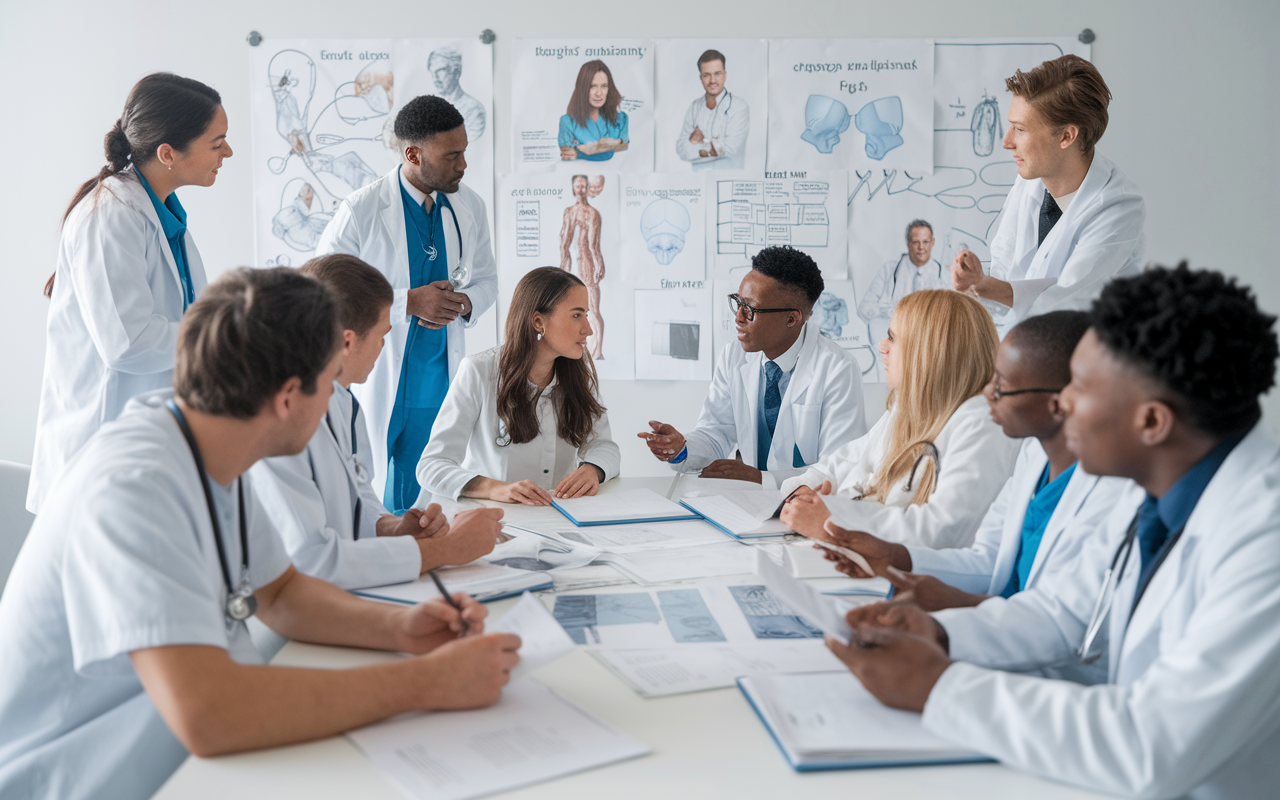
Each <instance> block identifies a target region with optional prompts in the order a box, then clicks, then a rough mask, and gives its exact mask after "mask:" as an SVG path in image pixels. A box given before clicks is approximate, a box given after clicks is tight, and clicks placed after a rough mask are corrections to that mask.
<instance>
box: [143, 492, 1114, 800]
mask: <svg viewBox="0 0 1280 800" xmlns="http://www.w3.org/2000/svg"><path fill="white" fill-rule="evenodd" d="M671 486H672V480H671V479H670V478H629V479H618V480H614V481H610V483H608V484H606V485H605V486H604V487H602V489H603V490H604V491H617V490H620V489H635V488H641V487H644V488H649V489H653V490H654V491H657V492H658V493H660V494H664V495H665V494H667V492H668V490H669V489H670V488H671ZM618 588H619V589H624V590H625V588H626V587H618ZM593 591H607V589H601V590H593ZM514 602H515V600H503V601H499V602H496V603H491V604H490V606H489V610H490V614H491V615H492V616H493V617H495V618H496V617H499V616H501V615H502V614H503V613H504V612H505V611H506V610H507V609H508V608H510V607H511V605H512V604H513V603H514ZM397 657H398V656H395V655H393V654H389V653H380V652H376V651H371V650H358V649H351V648H341V647H324V646H317V645H308V644H301V643H298V642H290V643H289V644H287V645H286V646H285V647H284V649H283V650H281V651H280V653H279V655H277V656H276V658H275V659H274V660H273V661H272V663H274V664H280V665H284V666H291V667H315V668H321V669H343V668H348V667H356V666H363V665H366V664H373V663H378V662H380V661H385V660H389V659H394V658H397ZM534 676H535V677H536V678H537V680H539V681H541V682H543V683H545V684H546V685H548V686H550V687H552V688H553V689H555V690H556V691H557V692H559V693H560V694H562V695H563V696H564V697H566V698H568V699H569V700H571V701H573V702H575V703H577V704H578V705H580V706H581V707H582V708H584V709H586V710H587V711H589V712H590V713H592V714H595V715H596V716H598V717H600V718H601V719H603V720H605V721H606V722H608V723H610V724H612V725H614V726H616V727H617V728H619V729H620V730H622V731H625V732H626V733H628V734H630V735H632V736H634V737H635V738H637V739H639V740H640V741H642V742H645V743H646V744H648V745H649V747H650V748H652V750H653V752H652V754H650V755H648V756H646V757H644V758H639V759H633V760H631V761H626V762H623V763H620V764H614V765H611V766H607V767H602V768H600V769H595V770H591V771H588V772H583V773H578V774H576V775H570V776H568V777H564V778H559V779H557V780H553V781H549V782H546V783H542V784H538V785H536V786H530V787H526V788H523V789H519V790H516V791H513V792H508V793H504V794H502V795H498V796H499V797H504V798H524V799H526V800H534V799H535V798H546V800H569V799H570V798H593V799H594V798H600V800H630V799H631V798H635V799H636V800H655V799H656V800H668V798H684V797H700V798H712V797H740V798H755V797H769V798H777V799H778V800H783V799H785V798H797V797H802V798H804V800H822V798H839V800H850V798H853V797H884V798H893V800H912V799H913V798H955V799H956V800H960V799H961V798H963V799H965V800H976V798H984V800H986V799H988V798H1006V797H1007V798H1016V800H1025V798H1029V797H1034V798H1036V800H1077V799H1078V798H1089V797H1100V796H1101V795H1096V794H1092V793H1089V792H1083V791H1080V790H1077V789H1072V788H1069V787H1066V786H1062V785H1060V784H1056V783H1052V782H1049V781H1044V780H1040V779H1038V778H1034V777H1031V776H1028V775H1024V774H1021V773H1018V772H1015V771H1013V770H1011V769H1008V768H1006V767H1002V766H999V765H996V764H969V765H961V766H945V767H919V768H893V769H871V770H846V771H838V772H817V773H806V774H800V773H797V772H794V771H792V769H791V768H790V767H789V766H788V765H787V763H786V761H785V760H784V759H783V757H782V754H781V753H780V752H779V751H778V749H777V747H776V746H775V745H774V743H773V741H772V739H770V738H769V734H768V733H767V731H766V730H765V728H764V726H763V725H761V724H760V721H759V720H758V719H757V717H756V716H755V713H754V712H753V711H752V710H751V708H750V706H748V704H747V702H746V701H745V700H744V699H743V697H742V695H741V693H740V692H739V691H738V690H737V689H718V690H715V691H709V692H699V693H695V694H685V695H676V696H673V697H664V698H655V699H649V700H646V699H644V698H641V697H640V696H639V695H637V694H636V693H635V692H633V691H632V690H631V689H630V688H629V687H628V686H626V685H625V684H624V683H622V682H621V681H620V680H619V679H618V678H617V677H616V676H614V675H613V674H612V673H610V672H609V671H608V670H607V669H605V667H604V666H602V665H601V664H600V663H599V662H597V661H596V660H595V659H593V658H592V657H591V656H589V655H587V653H585V652H582V651H578V652H575V653H571V654H570V655H568V656H565V657H564V658H562V659H560V660H559V661H557V662H555V663H553V664H549V665H547V666H545V667H543V668H542V669H541V670H539V671H538V672H536V673H534ZM156 797H157V798H161V799H162V800H164V799H168V798H183V800H199V799H200V798H209V799H210V800H226V799H227V798H235V800H251V799H252V798H264V800H279V799H280V798H282V797H302V798H308V800H327V799H328V798H334V800H339V799H340V800H352V799H353V798H360V800H403V799H404V795H403V794H401V792H400V791H399V790H398V789H397V788H396V787H395V786H393V785H392V784H391V783H390V782H388V781H387V780H386V779H385V778H383V777H382V775H381V774H380V773H379V772H378V771H377V770H375V769H374V768H373V766H372V765H370V763H369V762H368V761H367V760H366V759H365V758H364V756H363V755H362V754H361V753H360V752H359V751H358V750H357V749H356V748H355V747H354V746H353V745H352V744H350V743H349V742H348V741H347V740H346V739H345V738H344V737H341V736H333V737H330V738H328V739H323V740H320V741H316V742H310V743H307V744H299V745H291V746H288V747H278V748H274V749H271V750H264V751H259V752H255V753H245V754H240V755H233V756H222V757H219V758H208V759H204V758H196V757H190V758H188V759H187V761H186V763H184V764H183V765H182V767H181V768H180V769H179V770H178V771H177V772H176V773H175V774H174V775H173V777H172V778H170V780H169V781H168V782H167V783H166V784H165V785H164V786H163V787H162V788H161V789H160V791H159V793H157V795H156Z"/></svg>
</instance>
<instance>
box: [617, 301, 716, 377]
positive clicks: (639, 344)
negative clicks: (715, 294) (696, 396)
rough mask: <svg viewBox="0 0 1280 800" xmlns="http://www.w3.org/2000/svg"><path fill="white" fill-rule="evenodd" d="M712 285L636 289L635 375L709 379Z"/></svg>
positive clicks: (712, 315)
mask: <svg viewBox="0 0 1280 800" xmlns="http://www.w3.org/2000/svg"><path fill="white" fill-rule="evenodd" d="M711 294H712V292H711V289H709V288H703V289H637V290H636V292H635V301H636V309H635V326H636V334H635V347H636V379H637V380H655V381H671V380H676V381H709V380H711V371H712V364H711V361H712V358H713V355H712V346H713V344H712V342H713V339H714V336H713V335H712V326H713V324H714V318H715V315H714V314H713V312H712V308H711V302H712V300H711Z"/></svg>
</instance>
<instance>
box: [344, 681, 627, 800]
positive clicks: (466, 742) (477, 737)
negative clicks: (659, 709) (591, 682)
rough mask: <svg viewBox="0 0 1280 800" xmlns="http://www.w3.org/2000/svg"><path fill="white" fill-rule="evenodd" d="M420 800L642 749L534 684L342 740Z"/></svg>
mask: <svg viewBox="0 0 1280 800" xmlns="http://www.w3.org/2000/svg"><path fill="white" fill-rule="evenodd" d="M347 738H348V739H350V740H351V743H352V744H354V745H355V746H356V747H358V748H360V750H361V752H363V753H364V754H365V757H366V758H368V759H369V761H370V762H372V763H373V765H374V766H375V767H377V768H378V770H379V771H380V772H381V773H382V774H383V775H385V776H386V777H387V778H388V779H389V780H391V781H392V782H393V783H395V784H396V785H397V786H399V787H400V788H401V790H403V791H404V792H405V793H407V794H408V795H409V796H410V797H414V798H419V799H420V800H465V798H471V797H481V796H483V795H487V794H493V793H494V792H501V791H506V790H509V789H515V788H517V787H520V786H528V785H529V784H532V783H538V782H541V781H545V780H549V779H551V778H556V777H559V776H561V775H569V774H571V773H574V772H580V771H582V770H585V769H591V768H593V767H598V766H602V765H604V764H612V763H614V762H616V761H622V760H624V759H628V758H635V757H636V756H641V755H645V754H646V753H648V752H649V748H648V747H646V746H645V745H644V744H643V743H641V742H639V741H637V740H635V739H633V738H631V737H630V736H628V735H626V734H625V733H622V732H621V731H619V730H617V729H616V728H614V727H612V726H611V725H607V724H605V723H604V722H602V721H600V720H598V719H596V718H595V717H593V716H591V715H590V714H588V713H587V712H586V711H584V710H582V709H581V708H579V707H577V706H575V705H574V704H572V703H570V702H569V701H568V700H565V699H564V698H563V697H561V696H560V695H558V694H556V693H555V692H554V691H552V690H551V689H548V688H547V687H546V686H543V685H542V684H540V683H537V682H536V681H533V680H529V679H523V680H518V681H513V682H512V683H510V684H509V685H508V686H507V687H506V689H504V690H503V693H502V699H501V700H499V701H498V703H497V704H496V705H494V706H492V707H490V708H485V709H479V710H476V711H455V712H438V713H431V714H415V715H412V716H402V717H396V718H394V719H391V720H387V721H386V722H380V723H377V724H375V725H370V726H368V727H366V728H361V729H359V730H355V731H351V732H350V733H348V734H347Z"/></svg>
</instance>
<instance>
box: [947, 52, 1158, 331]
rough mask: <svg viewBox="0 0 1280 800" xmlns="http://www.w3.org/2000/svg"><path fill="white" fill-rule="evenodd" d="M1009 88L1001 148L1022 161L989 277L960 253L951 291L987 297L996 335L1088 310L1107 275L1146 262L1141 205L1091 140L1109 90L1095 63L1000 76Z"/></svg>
mask: <svg viewBox="0 0 1280 800" xmlns="http://www.w3.org/2000/svg"><path fill="white" fill-rule="evenodd" d="M1005 86H1007V87H1008V89H1009V91H1010V92H1012V93H1013V99H1012V100H1011V101H1010V102H1009V129H1008V131H1007V132H1006V133H1005V136H1004V149H1006V150H1008V151H1010V152H1011V153H1012V154H1013V160H1014V162H1015V163H1016V164H1017V167H1018V177H1017V178H1016V179H1015V180H1014V184H1013V188H1012V189H1011V190H1010V191H1009V196H1008V197H1007V198H1005V201H1004V209H1003V210H1002V211H1001V212H1000V223H999V225H1000V227H999V229H998V230H997V231H996V235H995V238H994V239H992V241H991V274H989V275H986V274H983V271H982V263H981V262H980V261H979V260H978V257H977V256H976V255H974V254H973V253H971V252H969V251H968V250H962V251H961V252H960V254H959V255H958V256H956V260H955V263H954V264H952V265H951V281H952V285H953V286H954V287H955V289H956V290H957V291H961V292H967V293H969V294H970V295H972V296H974V297H977V298H978V299H980V300H983V301H984V305H986V306H987V308H988V310H990V311H991V312H992V315H993V316H994V317H995V320H996V326H997V328H998V329H999V331H1000V334H1001V336H1003V335H1004V333H1005V332H1006V331H1007V330H1009V329H1010V328H1012V327H1013V326H1014V325H1016V324H1018V322H1020V321H1021V320H1024V319H1026V318H1027V317H1031V316H1036V315H1037V314H1044V313H1047V312H1049V311H1058V310H1071V309H1074V310H1084V309H1086V308H1088V306H1089V303H1090V302H1092V301H1093V300H1094V299H1095V298H1096V297H1097V296H1098V294H1099V293H1100V292H1101V291H1102V287H1103V286H1104V285H1105V284H1106V283H1107V282H1108V281H1110V280H1111V279H1112V278H1116V277H1120V276H1125V275H1136V274H1137V273H1138V272H1139V271H1140V270H1141V269H1142V266H1143V264H1144V262H1145V260H1146V254H1147V239H1146V235H1145V234H1144V233H1143V226H1144V225H1145V223H1146V219H1147V210H1146V204H1145V202H1144V201H1143V199H1142V195H1141V194H1140V193H1139V191H1138V187H1137V185H1136V184H1134V182H1133V181H1132V180H1130V179H1129V178H1128V177H1127V176H1126V175H1125V174H1124V173H1123V172H1121V171H1120V168H1119V167H1117V166H1116V165H1115V164H1114V163H1113V162H1112V161H1111V159H1109V158H1107V157H1106V156H1104V155H1102V154H1101V153H1099V152H1097V150H1096V149H1095V147H1094V146H1095V145H1096V144H1097V142H1098V140H1099V139H1101V138H1102V134H1103V132H1104V131H1106V129H1107V119H1108V117H1107V106H1108V105H1109V104H1110V103H1111V90H1110V89H1109V88H1107V84H1106V82H1105V81H1104V80H1102V75H1100V74H1099V73H1098V70H1097V68H1096V67H1094V66H1093V65H1092V64H1090V63H1089V62H1088V61H1085V60H1084V59H1083V58H1080V57H1079V56H1074V55H1065V56H1062V57H1061V58H1056V59H1054V60H1052V61H1046V62H1044V63H1043V64H1041V65H1040V66H1038V67H1036V68H1035V69H1033V70H1031V71H1030V72H1023V71H1022V70H1018V71H1017V72H1016V73H1014V75H1013V76H1012V77H1010V78H1008V79H1006V80H1005Z"/></svg>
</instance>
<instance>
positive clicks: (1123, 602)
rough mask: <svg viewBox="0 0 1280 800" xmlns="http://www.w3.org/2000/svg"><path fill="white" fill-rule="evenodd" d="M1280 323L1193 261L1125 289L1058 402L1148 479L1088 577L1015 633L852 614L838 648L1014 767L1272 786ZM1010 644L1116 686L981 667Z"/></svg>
mask: <svg viewBox="0 0 1280 800" xmlns="http://www.w3.org/2000/svg"><path fill="white" fill-rule="evenodd" d="M1275 321H1276V318H1275V317H1273V316H1271V315H1269V314H1264V313H1262V312H1261V311H1259V309H1258V306H1257V302H1256V300H1255V299H1254V297H1253V296H1252V293H1251V292H1250V291H1249V290H1248V289H1246V288H1244V287H1241V286H1237V285H1236V284H1235V282H1234V281H1233V280H1228V279H1226V278H1224V277H1223V276H1222V275H1221V274H1219V273H1215V272H1204V271H1192V270H1189V269H1187V268H1186V266H1185V265H1182V266H1180V267H1178V268H1177V269H1175V270H1169V269H1152V270H1148V271H1147V272H1144V273H1142V274H1141V275H1138V276H1135V277H1132V278H1124V279H1120V280H1116V281H1114V282H1113V283H1112V284H1110V285H1109V286H1107V288H1106V289H1104V290H1103V292H1102V295H1101V297H1100V298H1099V299H1098V300H1097V301H1096V302H1095V304H1094V307H1093V327H1092V328H1091V329H1090V330H1089V332H1088V333H1086V334H1085V337H1084V339H1083V340H1081V342H1080V345H1079V346H1078V347H1077V348H1076V351H1075V354H1074V355H1073V356H1072V359H1071V383H1070V385H1068V386H1067V388H1066V389H1065V390H1064V391H1063V393H1062V396H1061V402H1062V404H1063V406H1064V409H1065V411H1066V413H1067V422H1066V426H1067V438H1068V441H1069V442H1070V446H1071V448H1072V450H1073V451H1074V452H1075V453H1076V454H1077V455H1078V456H1079V458H1080V466H1081V468H1082V469H1085V470H1088V471H1089V472H1091V473H1093V474H1096V475H1115V476H1119V477H1125V478H1129V479H1131V480H1132V481H1134V483H1135V486H1134V488H1133V489H1132V491H1131V493H1130V496H1129V497H1127V498H1126V499H1125V500H1123V501H1122V502H1121V503H1119V504H1118V505H1117V508H1116V511H1115V513H1114V514H1113V515H1112V516H1111V517H1110V518H1109V519H1108V520H1107V521H1106V522H1105V523H1104V526H1103V528H1102V529H1100V530H1099V532H1098V537H1097V547H1095V548H1094V552H1093V553H1092V554H1090V556H1089V557H1088V558H1085V559H1082V563H1081V564H1080V568H1079V570H1078V579H1077V581H1076V582H1075V584H1074V585H1073V586H1070V587H1064V591H1062V592H1059V593H1058V596H1057V597H1051V598H1047V601H1046V602H1045V603H1043V604H1041V606H1040V607H1039V608H1036V607H1032V606H1024V607H1023V608H1022V609H1021V613H1020V614H1018V615H1009V616H1008V617H1006V618H1005V619H1003V620H1000V623H1001V624H1000V625H999V626H998V627H997V626H996V625H993V624H992V623H991V621H989V620H987V621H983V620H980V619H978V618H977V615H975V614H973V613H970V614H968V615H963V613H962V612H963V611H964V610H961V611H957V612H950V613H952V614H953V616H949V617H947V618H946V621H945V623H942V622H940V621H939V620H936V619H934V618H931V617H929V616H928V615H926V614H925V613H924V612H923V611H920V610H919V609H916V608H914V607H913V606H909V605H897V606H894V605H885V604H878V605H876V606H874V607H864V608H861V609H855V610H854V611H852V612H850V614H849V623H850V626H851V627H852V628H853V631H854V635H853V638H852V641H851V644H850V645H848V646H846V645H842V644H840V643H839V642H835V641H834V640H829V641H828V646H829V647H830V648H831V649H832V650H833V651H834V652H835V653H836V655H837V656H839V657H840V659H841V660H843V661H844V662H845V663H846V664H847V665H848V666H849V667H850V669H851V670H852V671H853V673H854V674H855V675H857V676H858V678H859V679H860V680H861V681H862V683H863V685H864V686H866V687H867V689H868V690H870V691H871V693H872V694H874V695H875V696H876V697H878V698H879V699H880V700H881V701H882V702H885V703H887V704H888V705H891V706H893V707H895V708H902V709H907V710H914V711H923V712H924V719H923V722H924V726H925V728H926V729H927V730H929V731H930V732H932V733H934V734H936V735H940V736H943V737H945V738H947V739H949V740H951V741H954V742H957V743H963V744H964V746H966V747H969V748H972V749H974V750H977V751H979V752H982V753H985V754H987V755H991V756H993V757H995V758H997V759H999V760H1000V761H1002V762H1004V763H1006V764H1009V765H1010V766H1013V767H1016V768H1018V769H1023V770H1026V771H1028V772H1033V773H1036V774H1039V775H1043V776H1045V777H1049V778H1054V779H1056V780H1061V781H1064V782H1068V783H1072V784H1076V785H1078V786H1082V787H1085V788H1087V789H1091V790H1094V791H1104V792H1110V793H1116V794H1122V795H1127V796H1134V797H1182V796H1184V795H1185V796H1188V797H1191V798H1194V799H1195V800H1208V798H1245V797H1249V798H1252V797H1271V796H1273V795H1274V794H1275V791H1276V787H1277V786H1280V761H1278V760H1277V759H1276V757H1275V754H1276V751H1277V750H1278V749H1280V670H1278V669H1277V668H1276V665H1277V664H1278V663H1280V491H1277V486H1280V442H1277V440H1276V438H1275V437H1274V436H1273V435H1272V434H1271V433H1270V432H1269V431H1268V430H1267V427H1266V426H1265V425H1264V424H1263V423H1262V422H1261V418H1262V409H1261V407H1260V405H1259V402H1258V399H1259V397H1261V395H1263V394H1264V393H1266V392H1267V391H1268V390H1269V389H1270V388H1271V387H1272V386H1274V385H1275V369H1276V357H1277V355H1280V345H1278V344H1277V338H1276V333H1275V330H1274V325H1275ZM1135 507H1136V508H1137V509H1138V510H1137V513H1136V514H1135V513H1134V510H1133V509H1134V508H1135ZM978 610H980V609H969V610H967V611H970V612H976V611H978ZM1064 632H1065V633H1068V634H1069V635H1066V636H1063V635H1062V634H1063V633H1064ZM1068 643H1070V646H1069V645H1068ZM1002 647H1003V648H1006V649H1008V650H1009V651H1014V650H1015V649H1017V648H1020V649H1021V650H1022V651H1023V652H1027V653H1035V654H1036V657H1037V658H1039V659H1041V660H1044V659H1046V658H1050V657H1053V658H1062V657H1066V656H1069V655H1070V654H1071V652H1072V650H1075V651H1076V652H1077V653H1078V655H1079V656H1080V657H1081V659H1082V660H1084V661H1090V660H1093V659H1096V658H1099V657H1100V656H1102V655H1103V654H1107V655H1108V656H1109V660H1108V666H1109V682H1108V683H1107V684H1104V685H1098V686H1089V687H1085V686H1079V685H1077V684H1073V683H1068V682H1065V681H1055V680H1048V679H1045V678H1037V677H1031V676H1027V675H1017V674H1012V673H1008V672H1000V671H996V670H993V669H989V668H986V667H981V666H978V665H977V663H972V662H978V661H980V660H981V659H982V657H983V653H982V651H983V649H984V648H996V649H998V648H1002ZM1055 650H1056V651H1057V652H1053V651H1055ZM966 661H967V662H971V663H963V662H966ZM1032 666H1035V664H1033V663H1023V664H1011V665H1008V667H1007V668H1012V669H1026V668H1029V667H1032Z"/></svg>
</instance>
